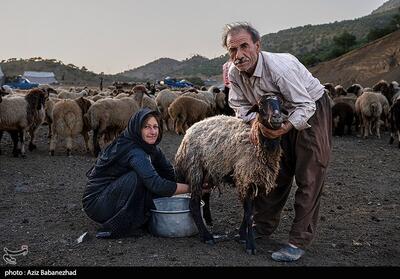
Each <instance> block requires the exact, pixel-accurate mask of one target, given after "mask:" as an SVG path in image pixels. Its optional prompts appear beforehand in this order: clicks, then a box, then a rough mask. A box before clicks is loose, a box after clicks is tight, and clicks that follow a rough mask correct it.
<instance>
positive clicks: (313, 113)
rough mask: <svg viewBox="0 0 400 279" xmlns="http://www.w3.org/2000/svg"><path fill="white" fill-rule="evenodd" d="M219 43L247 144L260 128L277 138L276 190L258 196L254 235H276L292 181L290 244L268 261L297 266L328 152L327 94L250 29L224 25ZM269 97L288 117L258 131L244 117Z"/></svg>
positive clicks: (312, 229) (312, 225) (312, 223)
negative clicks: (268, 48)
mask: <svg viewBox="0 0 400 279" xmlns="http://www.w3.org/2000/svg"><path fill="white" fill-rule="evenodd" d="M222 42H223V46H224V47H225V48H226V49H227V50H228V53H229V56H230V60H231V61H232V62H233V64H234V66H231V67H230V68H229V73H228V78H229V83H230V92H229V104H230V106H231V107H232V108H233V109H234V111H235V113H236V116H238V117H240V118H242V119H243V120H244V121H246V122H248V123H249V124H250V125H251V131H250V135H249V136H250V140H251V141H252V142H253V143H256V138H257V137H256V133H257V132H258V128H260V129H261V131H262V134H263V135H264V136H265V137H267V138H271V139H274V138H278V137H281V146H282V149H283V157H282V158H281V164H280V171H279V175H278V178H277V181H276V184H277V186H276V188H275V189H274V190H273V191H272V192H270V193H269V194H268V195H263V194H261V193H259V194H258V196H257V197H256V199H255V201H254V206H255V215H254V222H255V226H256V227H255V229H256V232H258V233H259V234H263V235H265V236H269V235H271V234H272V233H273V232H274V231H275V230H276V228H277V227H278V224H279V221H280V216H281V213H282V210H283V207H284V206H285V203H286V201H287V199H288V196H289V193H290V190H291V187H292V184H293V179H294V178H295V181H296V184H297V189H296V194H295V197H294V220H293V222H292V227H291V229H290V232H289V239H288V243H287V244H286V245H285V246H283V247H282V248H281V249H280V250H278V251H276V252H274V253H272V259H273V260H275V261H289V262H290V261H296V260H298V259H300V258H301V257H302V256H303V255H304V253H305V248H306V247H308V246H309V245H310V244H311V242H312V241H313V239H314V237H315V234H316V230H317V223H318V219H319V217H318V212H319V207H320V201H321V194H322V189H323V186H324V181H325V178H326V172H327V167H328V163H329V160H330V154H331V146H332V127H331V126H332V120H331V118H332V112H331V106H330V101H329V97H328V94H327V92H325V90H324V86H322V84H321V83H320V82H319V80H318V79H316V78H314V77H313V76H312V74H311V73H310V72H309V71H308V70H307V69H306V67H305V66H304V65H303V64H301V63H300V62H299V61H298V60H297V59H296V57H294V56H293V55H291V54H288V53H271V52H265V51H261V41H260V35H259V33H258V31H257V30H256V29H254V28H253V27H252V26H251V25H250V24H248V23H233V24H228V25H226V26H225V29H224V32H223V36H222ZM267 92H274V93H276V94H277V95H279V96H281V98H282V100H283V107H284V108H285V109H286V110H287V112H288V119H287V121H285V122H284V123H283V124H282V127H281V128H279V129H278V130H271V129H268V128H266V127H265V126H263V125H261V126H260V124H258V125H259V127H256V126H255V123H256V122H255V121H254V120H255V113H251V114H249V115H247V112H248V111H249V109H250V108H251V107H252V106H253V105H254V104H256V103H257V101H258V99H259V98H260V97H261V96H263V95H264V94H266V93H267ZM249 167H251V166H249ZM265 167H268V166H265Z"/></svg>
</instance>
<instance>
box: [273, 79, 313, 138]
mask: <svg viewBox="0 0 400 279" xmlns="http://www.w3.org/2000/svg"><path fill="white" fill-rule="evenodd" d="M278 86H279V88H280V91H281V93H282V95H283V96H284V98H285V101H286V103H287V105H288V106H290V107H291V111H292V112H291V113H290V115H289V119H288V121H289V122H290V123H292V125H293V127H294V128H295V129H296V130H304V129H307V128H310V127H311V126H310V125H309V124H308V123H307V121H308V120H309V119H310V118H311V117H312V116H313V114H314V112H315V110H316V105H315V102H314V100H313V99H312V98H311V96H310V94H308V92H307V90H306V88H305V87H304V86H303V85H302V83H301V82H300V80H298V79H297V78H296V76H295V75H292V76H290V77H285V76H282V77H280V78H279V79H278Z"/></svg>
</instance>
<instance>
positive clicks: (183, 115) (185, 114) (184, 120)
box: [168, 96, 210, 135]
mask: <svg viewBox="0 0 400 279" xmlns="http://www.w3.org/2000/svg"><path fill="white" fill-rule="evenodd" d="M168 113H169V115H170V117H171V119H172V120H173V122H174V127H175V132H176V133H177V134H178V135H182V134H184V133H185V132H186V130H187V129H188V128H189V127H190V126H192V125H193V124H194V123H196V122H198V121H200V120H203V119H204V118H206V117H207V116H210V107H209V105H208V104H207V103H206V102H204V101H201V100H198V99H195V98H192V97H189V96H181V97H179V98H177V99H176V100H175V101H173V102H172V104H171V105H170V106H169V107H168Z"/></svg>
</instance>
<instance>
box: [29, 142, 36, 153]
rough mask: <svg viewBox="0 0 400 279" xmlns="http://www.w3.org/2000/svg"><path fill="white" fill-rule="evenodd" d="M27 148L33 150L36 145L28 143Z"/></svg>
mask: <svg viewBox="0 0 400 279" xmlns="http://www.w3.org/2000/svg"><path fill="white" fill-rule="evenodd" d="M28 149H29V151H33V150H34V149H36V145H34V144H33V143H29V147H28Z"/></svg>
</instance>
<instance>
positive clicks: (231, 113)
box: [222, 60, 235, 115]
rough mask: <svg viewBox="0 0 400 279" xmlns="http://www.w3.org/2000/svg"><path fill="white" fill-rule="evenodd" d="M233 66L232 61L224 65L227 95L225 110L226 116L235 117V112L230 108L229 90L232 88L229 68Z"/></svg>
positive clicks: (225, 91) (223, 72)
mask: <svg viewBox="0 0 400 279" xmlns="http://www.w3.org/2000/svg"><path fill="white" fill-rule="evenodd" d="M231 65H232V61H230V60H229V61H227V62H225V63H224V64H223V65H222V78H223V80H224V90H223V92H224V94H225V104H226V105H225V108H224V112H223V113H224V114H225V115H235V111H234V110H233V109H232V108H231V107H230V106H229V89H230V87H231V85H230V82H229V77H228V72H229V68H230V67H231Z"/></svg>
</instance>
